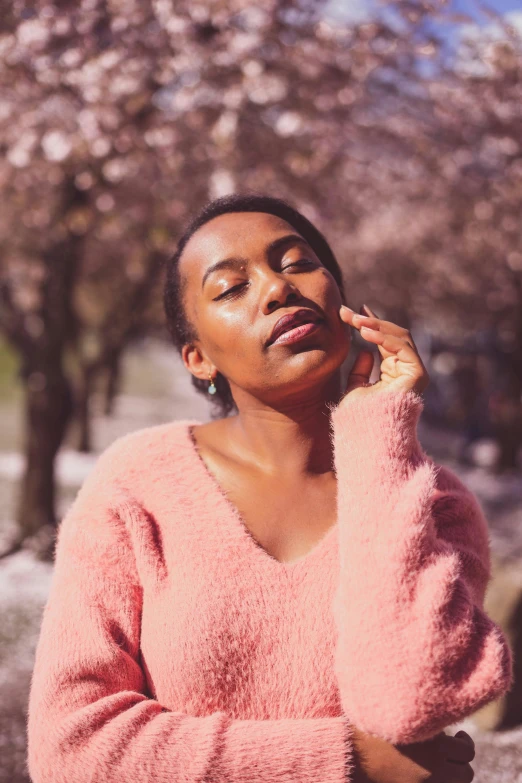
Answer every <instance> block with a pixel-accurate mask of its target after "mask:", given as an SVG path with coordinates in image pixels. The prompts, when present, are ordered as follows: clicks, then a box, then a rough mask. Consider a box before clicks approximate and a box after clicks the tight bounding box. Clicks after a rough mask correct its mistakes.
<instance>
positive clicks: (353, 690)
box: [28, 194, 513, 783]
mask: <svg viewBox="0 0 522 783" xmlns="http://www.w3.org/2000/svg"><path fill="white" fill-rule="evenodd" d="M344 301H345V299H344V294H343V288H342V276H341V272H340V270H339V267H338V265H337V263H336V261H335V258H334V256H333V253H332V251H331V250H330V248H329V246H328V244H327V242H326V240H325V239H324V237H323V236H322V235H321V234H320V233H319V232H318V231H317V229H316V228H315V227H314V226H313V225H312V224H311V223H310V222H309V221H308V220H307V219H306V218H305V217H304V216H302V215H301V214H300V213H298V212H297V211H295V210H294V209H293V208H292V207H291V206H290V205H288V204H287V203H286V202H284V201H282V200H279V199H275V198H271V197H268V196H262V195H256V194H248V195H235V196H230V197H226V198H224V199H218V200H216V201H215V202H212V203H211V204H209V205H208V206H207V207H206V208H205V209H204V210H203V212H202V213H201V214H200V215H199V216H197V217H196V218H195V219H194V221H193V222H192V223H191V224H190V226H189V227H188V229H187V231H186V232H185V234H184V236H183V237H182V238H181V240H180V242H179V245H178V250H177V252H176V254H175V255H174V256H173V258H171V259H170V260H169V263H168V268H167V282H166V288H165V308H166V314H167V323H168V325H169V328H170V330H171V333H172V336H173V339H174V342H175V344H176V346H177V347H178V349H179V350H180V353H181V356H182V359H183V362H184V364H185V366H186V368H187V370H188V371H189V372H190V373H191V374H192V376H193V379H194V384H195V386H196V388H197V389H198V390H200V391H201V390H204V391H205V393H206V392H207V390H208V392H210V394H211V395H212V399H217V400H219V404H220V406H221V408H220V411H221V414H222V415H221V417H220V418H217V419H214V420H213V421H211V422H209V423H207V424H202V423H201V422H198V421H191V420H182V421H175V422H168V423H166V424H162V425H156V426H153V427H148V428H145V429H142V430H139V431H137V432H134V433H131V434H130V435H126V436H125V437H123V438H119V439H118V440H117V441H116V442H115V443H113V444H112V445H111V446H110V447H109V449H107V450H106V451H105V452H104V453H103V454H102V456H101V457H100V458H99V459H98V461H97V463H96V466H95V468H94V470H93V471H92V473H91V474H90V475H89V477H88V478H87V480H86V481H85V482H84V484H83V486H82V488H81V489H80V492H79V493H78V495H77V497H76V499H75V502H74V504H73V506H72V507H71V509H69V511H68V513H67V514H66V516H65V517H64V519H63V521H62V523H61V525H60V528H59V535H58V540H57V547H56V558H55V570H54V573H53V581H52V585H51V591H50V595H49V599H48V602H47V605H46V607H45V611H44V617H43V621H42V628H41V632H40V638H39V641H38V647H37V652H36V661H35V668H34V672H33V679H32V683H31V694H30V701H29V716H28V717H29V720H28V739H29V754H28V761H29V771H30V774H31V776H32V779H33V781H34V783H43V781H70V780H75V783H83V781H104V783H113V781H121V780H129V781H133V783H148V782H149V781H168V782H169V783H173V782H174V781H178V780H179V781H181V780H183V781H188V782H189V783H196V781H198V782H199V781H205V783H225V782H226V783H246V781H249V783H269V782H270V783H272V781H278V783H290V781H299V782H300V783H312V781H313V783H319V782H321V783H334V782H335V783H341V781H342V782H343V783H344V781H353V782H354V783H360V782H361V781H372V782H373V783H395V782H398V781H400V783H419V782H420V781H421V780H422V781H424V780H426V779H427V778H428V777H429V779H430V780H431V781H433V782H434V783H461V782H462V781H470V780H472V778H473V770H472V768H471V766H470V761H471V760H472V759H473V757H474V746H473V741H472V740H471V738H470V737H469V735H467V734H465V733H464V732H460V733H459V734H458V735H456V736H455V737H450V736H448V735H446V734H445V733H444V731H443V729H444V727H445V726H449V725H451V724H452V723H455V722H457V721H459V720H461V719H462V718H464V717H465V716H467V715H469V714H471V713H472V712H474V711H475V710H476V709H478V708H479V707H480V706H482V705H483V704H486V703H487V702H489V701H492V700H493V699H495V698H498V697H499V696H501V695H502V694H504V693H505V692H506V691H507V690H508V689H509V688H510V686H511V684H512V674H513V672H512V658H511V651H510V648H509V646H508V644H507V642H506V639H505V638H504V635H503V634H502V632H501V630H500V629H499V628H498V627H497V626H496V625H495V624H494V623H493V622H492V620H491V619H490V618H489V617H488V616H487V615H486V614H485V613H484V607H483V600H484V593H485V589H486V586H487V582H488V579H489V576H490V573H489V567H490V566H489V549H488V546H489V541H488V529H487V522H486V520H485V519H484V516H483V514H482V511H481V509H480V506H479V504H478V502H477V501H476V499H475V498H474V496H473V495H471V493H469V491H468V490H467V489H466V488H465V487H464V485H463V484H462V483H461V482H460V481H459V480H458V478H457V477H456V476H454V475H453V474H452V473H451V472H450V471H449V470H447V469H445V468H442V467H439V466H435V465H434V463H433V462H432V461H431V460H430V458H429V457H428V456H427V455H426V454H425V453H424V452H423V450H422V448H421V447H420V444H419V442H418V440H417V437H416V425H417V421H418V418H419V416H420V413H421V409H422V400H421V397H420V395H421V393H422V391H423V390H424V389H425V388H426V386H427V383H428V377H427V373H426V370H425V368H424V366H423V364H422V361H421V359H420V357H419V355H418V352H417V350H416V348H415V343H414V341H413V339H412V337H411V335H410V334H409V332H407V331H406V330H405V329H402V328H401V327H400V326H398V325H396V324H393V323H391V322H389V321H385V320H382V319H379V318H377V317H376V316H375V314H374V313H372V312H371V311H370V310H367V313H368V315H367V317H362V316H360V315H357V314H355V313H354V312H353V310H350V309H349V308H348V307H346V306H344V304H343V303H344ZM351 327H354V328H356V329H358V330H360V333H361V335H362V337H364V338H365V339H366V340H367V341H368V346H370V345H376V346H377V349H378V351H379V352H380V355H381V357H382V362H381V366H380V378H379V380H378V381H377V382H376V383H373V384H371V383H370V375H371V373H372V369H373V359H372V353H371V351H362V352H360V354H359V355H358V357H357V359H356V361H355V364H354V365H353V368H352V370H351V372H350V375H349V379H348V383H347V384H345V385H344V387H343V384H342V383H341V370H342V366H343V363H344V362H345V360H346V358H347V356H348V352H349V348H350V339H351V337H350V328H351ZM231 413H232V415H229V414H231Z"/></svg>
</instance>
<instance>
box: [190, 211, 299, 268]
mask: <svg viewBox="0 0 522 783" xmlns="http://www.w3.org/2000/svg"><path fill="white" fill-rule="evenodd" d="M286 233H294V234H298V233H299V232H298V231H296V230H295V228H294V227H293V226H292V225H290V224H289V223H287V222H286V220H283V218H280V217H277V215H270V214H267V213H266V212H230V213H227V214H224V215H218V216H217V217H215V218H212V220H209V221H208V222H207V223H205V224H204V225H203V226H201V228H198V230H197V231H196V232H195V233H194V234H193V235H192V236H191V237H190V239H189V241H188V242H187V244H186V245H185V247H184V249H183V253H182V255H181V258H180V272H181V274H182V275H183V277H185V279H187V280H190V279H194V278H197V279H201V277H202V275H203V273H204V272H205V269H206V268H207V267H208V266H209V265H210V264H211V263H214V262H216V261H220V260H221V259H222V258H225V257H226V256H230V255H244V256H247V257H251V256H254V255H256V254H262V253H263V250H264V248H265V246H266V245H268V244H269V242H270V241H271V240H272V239H274V238H275V237H277V236H280V235H283V234H286Z"/></svg>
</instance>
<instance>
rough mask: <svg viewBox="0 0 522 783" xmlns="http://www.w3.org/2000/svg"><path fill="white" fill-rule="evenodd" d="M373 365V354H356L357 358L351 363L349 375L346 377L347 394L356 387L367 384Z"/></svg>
mask: <svg viewBox="0 0 522 783" xmlns="http://www.w3.org/2000/svg"><path fill="white" fill-rule="evenodd" d="M373 364H374V358H373V353H371V352H370V351H360V352H359V353H358V354H357V358H356V360H355V362H354V363H353V367H352V369H351V371H350V375H349V376H348V382H347V384H346V391H347V392H348V391H351V390H352V389H355V388H357V387H358V386H363V385H364V384H365V383H369V380H370V375H371V374H372V371H373Z"/></svg>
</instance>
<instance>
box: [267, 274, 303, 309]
mask: <svg viewBox="0 0 522 783" xmlns="http://www.w3.org/2000/svg"><path fill="white" fill-rule="evenodd" d="M300 296H301V295H300V293H299V291H298V290H297V289H296V287H295V285H294V284H293V283H292V282H291V281H290V280H289V279H288V277H285V276H284V275H279V274H273V275H271V276H270V280H269V281H267V283H266V288H265V291H264V293H263V301H262V307H263V312H264V313H266V314H268V313H272V312H273V311H274V310H276V309H277V308H278V307H281V306H284V305H286V304H292V303H293V302H296V301H298V300H299V299H300Z"/></svg>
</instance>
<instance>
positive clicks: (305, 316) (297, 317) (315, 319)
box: [267, 308, 322, 345]
mask: <svg viewBox="0 0 522 783" xmlns="http://www.w3.org/2000/svg"><path fill="white" fill-rule="evenodd" d="M321 320H322V319H321V318H319V316H318V315H317V313H315V312H314V311H313V310H309V309H308V308H301V309H300V310H294V312H293V313H288V314H287V315H283V316H282V317H281V318H280V319H279V320H278V321H276V324H275V326H274V328H273V329H272V334H271V335H270V337H269V339H268V342H267V345H271V343H273V342H274V340H277V338H278V337H280V336H281V335H282V334H284V333H285V332H289V331H290V330H291V329H294V328H295V327H296V326H300V325H301V324H316V323H319V321H321Z"/></svg>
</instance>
